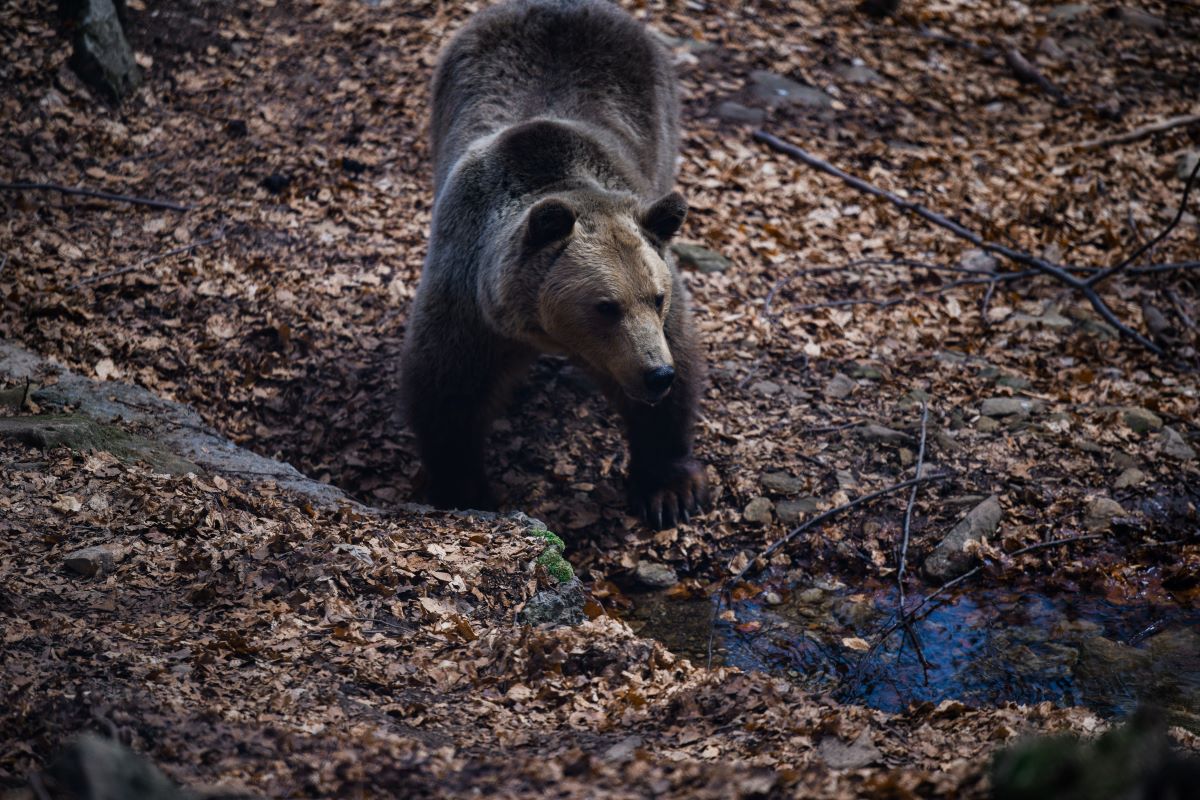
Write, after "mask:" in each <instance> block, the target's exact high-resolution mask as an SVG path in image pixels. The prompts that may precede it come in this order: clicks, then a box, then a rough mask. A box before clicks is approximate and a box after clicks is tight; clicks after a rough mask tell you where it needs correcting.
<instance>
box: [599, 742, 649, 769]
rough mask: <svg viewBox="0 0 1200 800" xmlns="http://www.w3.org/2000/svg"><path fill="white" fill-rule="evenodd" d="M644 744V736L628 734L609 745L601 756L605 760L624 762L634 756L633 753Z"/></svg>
mask: <svg viewBox="0 0 1200 800" xmlns="http://www.w3.org/2000/svg"><path fill="white" fill-rule="evenodd" d="M641 746H642V737H640V736H626V737H625V738H624V739H622V740H621V741H619V742H617V743H616V744H614V745H612V746H611V747H609V748H608V749H607V750H605V751H604V753H603V755H601V756H600V757H601V758H603V759H604V760H605V761H613V762H617V763H624V762H626V761H629V760H630V759H631V758H633V754H634V753H635V752H636V751H637V749H638V748H639V747H641Z"/></svg>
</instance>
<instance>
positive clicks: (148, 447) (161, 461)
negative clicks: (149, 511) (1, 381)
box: [0, 414, 204, 475]
mask: <svg viewBox="0 0 1200 800" xmlns="http://www.w3.org/2000/svg"><path fill="white" fill-rule="evenodd" d="M0 438H11V439H16V440H17V441H19V442H22V443H24V444H27V445H29V446H31V447H38V448H41V449H43V450H52V449H54V448H56V447H67V448H70V449H71V450H74V451H76V452H78V453H89V452H93V451H96V450H103V451H105V452H107V453H112V454H113V455H114V456H116V457H117V458H118V459H120V460H121V461H125V462H132V461H143V462H145V463H146V464H148V465H149V466H150V467H151V469H153V470H154V471H155V472H162V473H166V474H168V475H185V474H187V473H189V472H192V473H195V474H197V475H200V474H203V472H204V470H202V469H200V467H198V466H196V465H195V464H193V463H192V462H190V461H188V460H186V459H183V458H180V457H179V456H177V455H175V454H174V453H172V452H170V451H169V450H167V449H166V448H165V447H163V446H161V445H159V444H158V443H156V442H152V441H150V440H149V439H145V438H143V437H141V436H136V435H134V434H131V433H126V432H125V431H123V430H121V429H120V428H118V427H116V426H115V425H102V424H100V423H99V422H96V420H94V419H91V418H90V417H86V416H84V415H82V414H38V415H36V416H25V417H0Z"/></svg>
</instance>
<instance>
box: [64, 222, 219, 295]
mask: <svg viewBox="0 0 1200 800" xmlns="http://www.w3.org/2000/svg"><path fill="white" fill-rule="evenodd" d="M224 238H225V233H224V231H222V232H221V233H218V234H217V235H216V236H210V237H209V238H207V239H201V240H200V241H198V242H192V243H191V244H185V245H183V246H182V247H176V248H174V249H171V250H168V251H166V252H165V253H159V254H157V255H153V256H149V257H148V258H143V259H142V260H141V261H139V262H138V263H136V264H131V265H129V266H126V267H121V268H120V269H113V270H109V271H108V272H101V273H100V274H99V275H89V276H88V277H86V278H81V279H80V280H78V281H76V282H75V283H72V284H71V285H70V286H68V287H67V290H68V291H74V290H75V289H78V288H80V287H81V286H89V285H91V284H93V283H99V282H100V281H106V280H108V279H109V278H116V277H118V276H121V275H125V274H127V273H130V272H134V271H136V270H139V269H142V268H143V267H145V266H148V265H150V264H153V263H154V262H155V261H161V260H162V259H164V258H170V257H171V256H177V255H180V254H182V253H190V252H191V251H193V250H195V249H196V248H198V247H204V246H205V245H210V244H212V243H213V242H219V241H221V240H222V239H224Z"/></svg>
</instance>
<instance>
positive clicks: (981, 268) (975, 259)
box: [958, 250, 1000, 272]
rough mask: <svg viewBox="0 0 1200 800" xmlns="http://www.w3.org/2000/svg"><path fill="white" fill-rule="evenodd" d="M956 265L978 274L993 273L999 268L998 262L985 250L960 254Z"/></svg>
mask: <svg viewBox="0 0 1200 800" xmlns="http://www.w3.org/2000/svg"><path fill="white" fill-rule="evenodd" d="M958 265H959V266H960V267H963V268H965V269H970V270H976V271H978V272H995V271H996V268H997V267H999V266H1000V262H999V261H997V260H996V257H995V256H993V255H992V254H991V253H988V252H987V251H985V250H968V251H966V252H965V253H963V254H962V258H960V259H959V260H958Z"/></svg>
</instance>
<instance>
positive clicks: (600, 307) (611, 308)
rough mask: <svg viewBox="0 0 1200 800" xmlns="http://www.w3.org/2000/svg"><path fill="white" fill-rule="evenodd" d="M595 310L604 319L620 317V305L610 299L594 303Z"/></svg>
mask: <svg viewBox="0 0 1200 800" xmlns="http://www.w3.org/2000/svg"><path fill="white" fill-rule="evenodd" d="M596 311H597V312H598V313H599V314H600V316H602V317H605V318H606V319H613V320H616V319H620V318H621V307H620V306H619V305H617V304H616V303H615V302H613V301H612V300H602V301H601V302H599V303H596Z"/></svg>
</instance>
